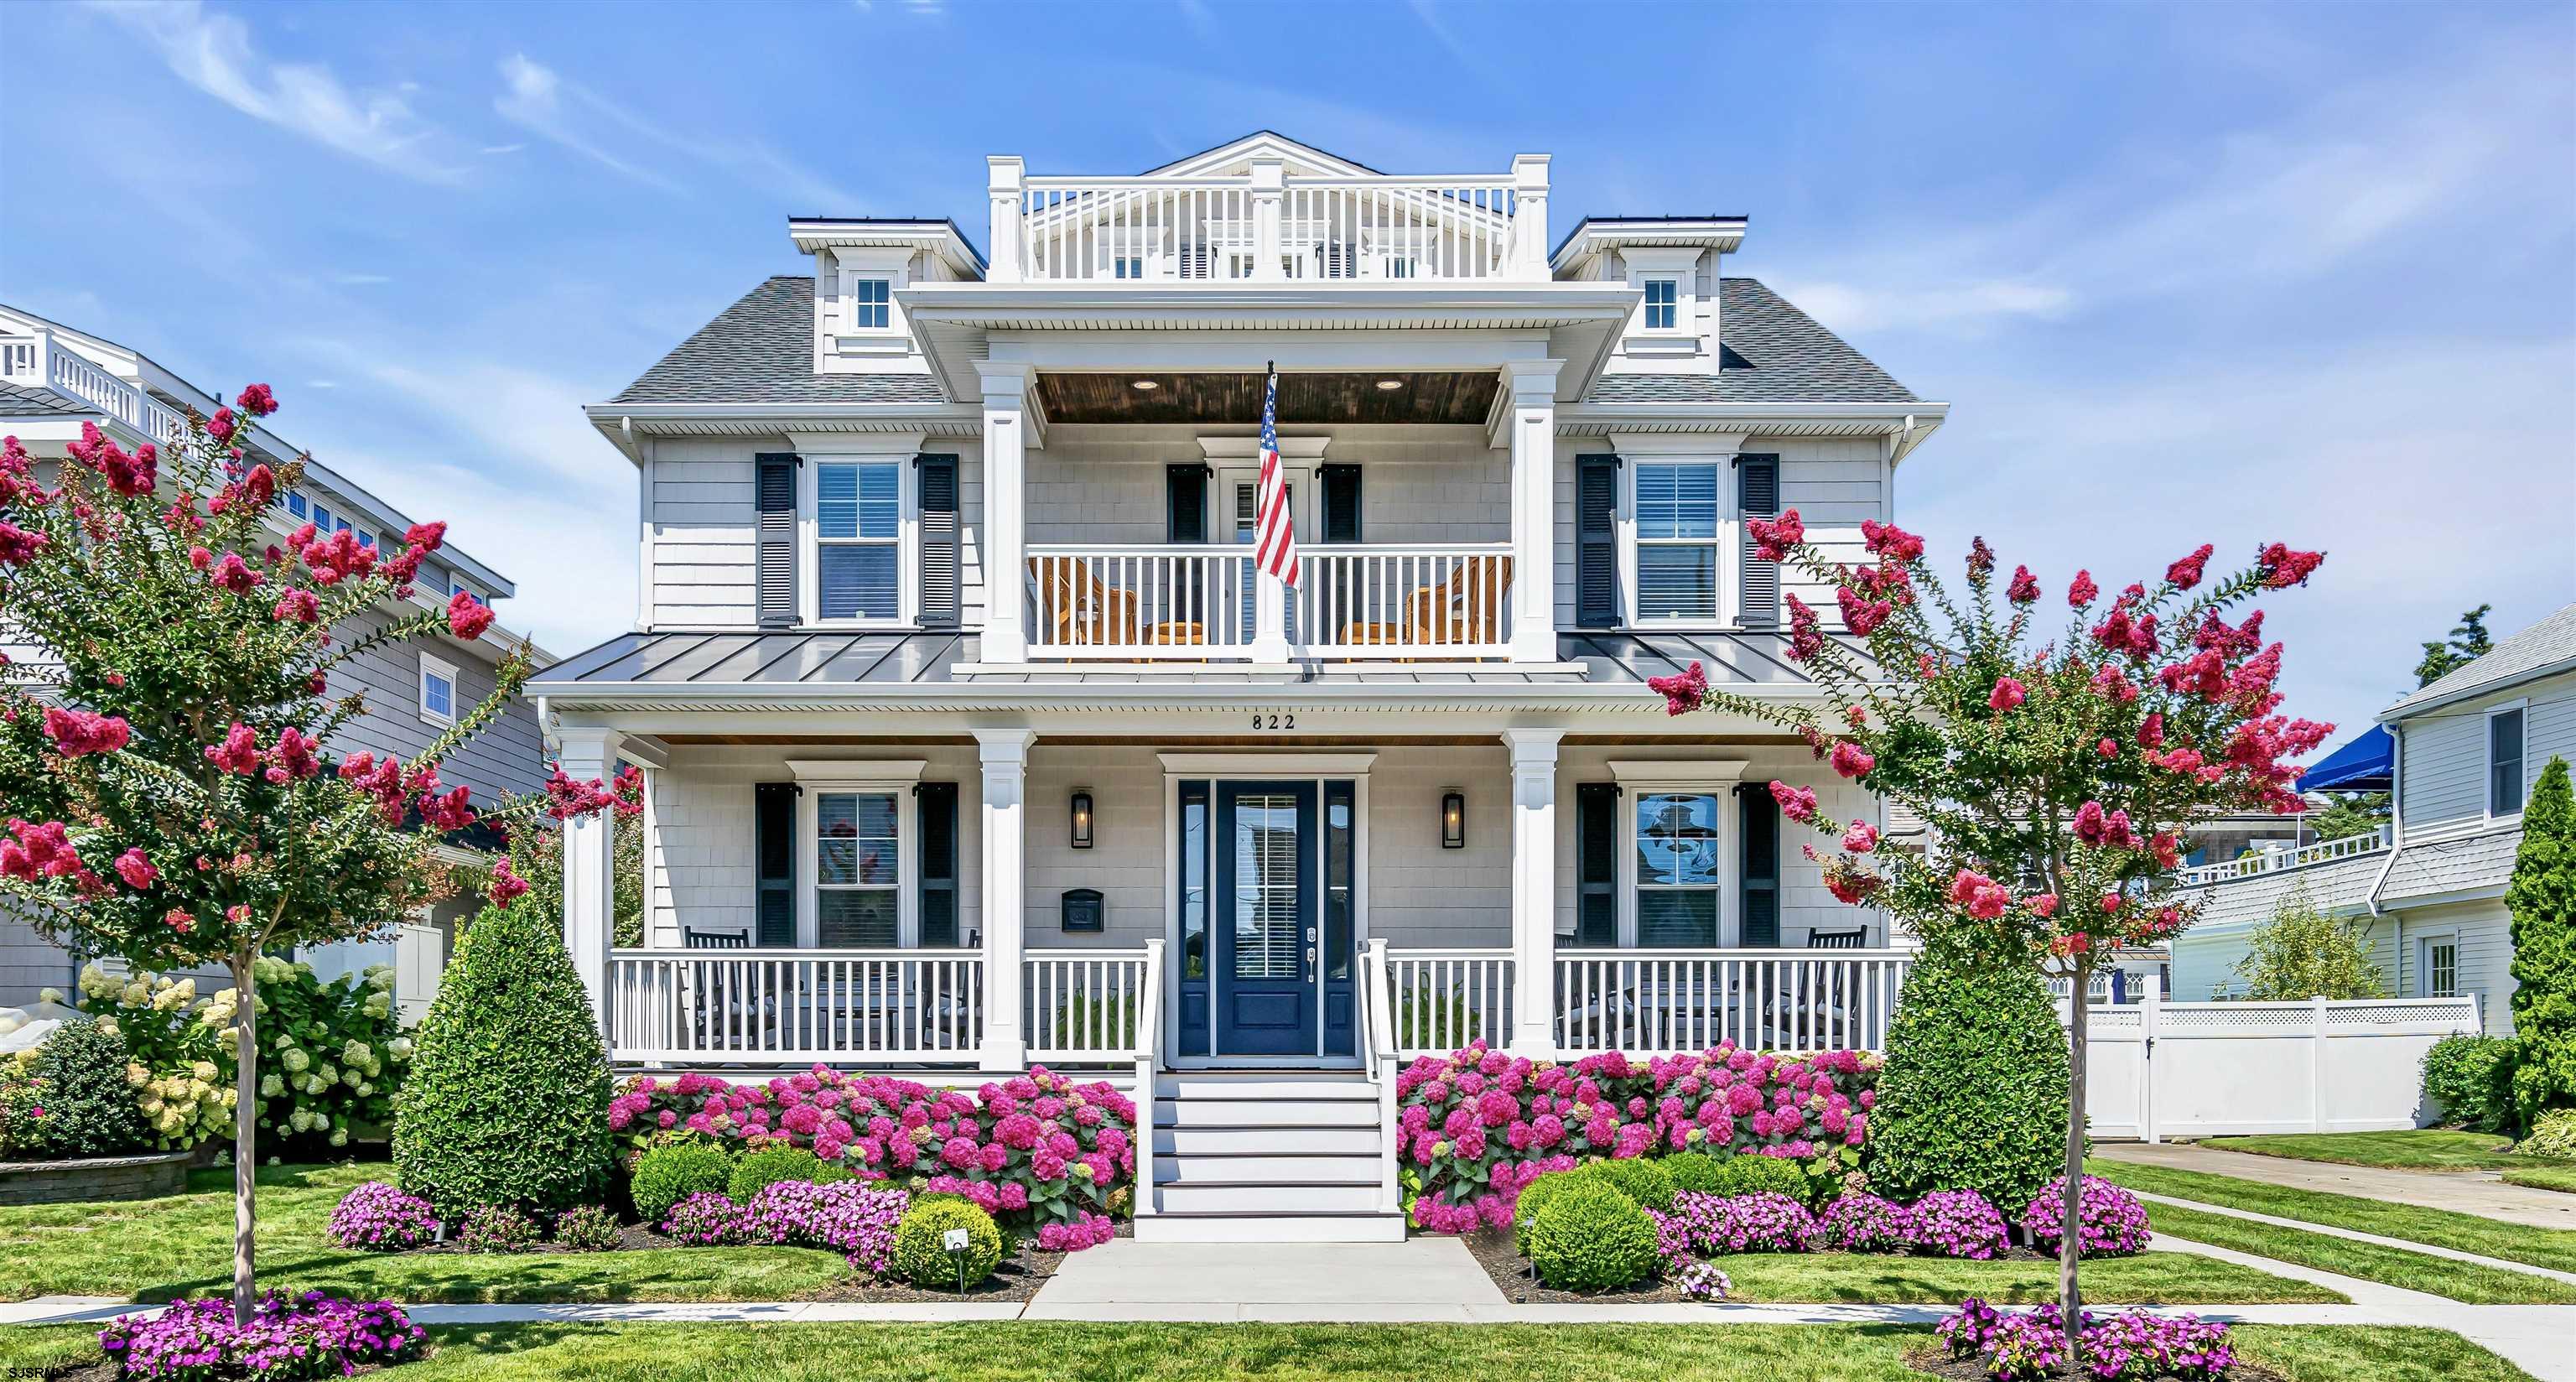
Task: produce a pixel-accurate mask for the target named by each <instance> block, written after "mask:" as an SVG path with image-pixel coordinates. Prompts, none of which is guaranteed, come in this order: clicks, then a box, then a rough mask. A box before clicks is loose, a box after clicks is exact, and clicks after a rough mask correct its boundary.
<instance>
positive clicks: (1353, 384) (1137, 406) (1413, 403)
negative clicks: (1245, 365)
mask: <svg viewBox="0 0 2576 1382" xmlns="http://www.w3.org/2000/svg"><path fill="white" fill-rule="evenodd" d="M1139 379H1150V380H1152V381H1154V387H1153V388H1151V389H1140V388H1137V387H1136V381H1137V380H1139ZM1263 379H1264V376H1262V375H1258V374H1133V373H1131V374H1063V373H1041V374H1039V375H1038V397H1039V398H1040V399H1041V400H1043V401H1044V402H1045V404H1046V413H1047V420H1048V421H1050V422H1129V423H1158V422H1160V423H1193V422H1197V423H1204V422H1221V423H1245V424H1257V423H1259V422H1260V421H1261V395H1262V384H1263ZM1381 379H1396V380H1401V381H1403V385H1404V387H1402V388H1397V389H1381V388H1379V387H1378V381H1379V380H1381ZM1499 384H1500V381H1499V379H1498V377H1497V376H1496V375H1494V374H1492V373H1490V372H1485V371H1476V370H1462V371H1435V372H1428V373H1410V374H1408V373H1399V372H1384V373H1373V374H1283V375H1280V376H1279V424H1280V425H1281V426H1283V427H1285V426H1292V425H1299V424H1305V425H1313V424H1318V423H1334V422H1351V423H1413V424H1426V423H1453V424H1467V425H1482V424H1483V422H1484V421H1485V417H1486V414H1487V412H1488V411H1489V410H1490V409H1491V408H1492V407H1493V404H1494V390H1495V389H1496V388H1497V387H1499Z"/></svg>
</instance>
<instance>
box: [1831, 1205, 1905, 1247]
mask: <svg viewBox="0 0 2576 1382" xmlns="http://www.w3.org/2000/svg"><path fill="white" fill-rule="evenodd" d="M1817 1226H1818V1229H1819V1230H1820V1234H1819V1236H1820V1237H1821V1238H1822V1240H1823V1242H1824V1245H1825V1246H1826V1247H1830V1248H1840V1249H1842V1250H1843V1251H1845V1252H1903V1251H1905V1250H1906V1249H1908V1248H1911V1247H1913V1246H1914V1211H1913V1210H1911V1209H1909V1208H1907V1207H1906V1206H1904V1205H1901V1204H1898V1203H1896V1202H1895V1201H1894V1200H1882V1199H1880V1198H1879V1197H1878V1196H1876V1195H1845V1196H1843V1197H1842V1198H1841V1199H1838V1200H1836V1201H1834V1202H1833V1203H1832V1204H1829V1205H1826V1206H1825V1212H1824V1214H1823V1216H1822V1217H1821V1218H1820V1219H1819V1220H1818V1221H1817Z"/></svg>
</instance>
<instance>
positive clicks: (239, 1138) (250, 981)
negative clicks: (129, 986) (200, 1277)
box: [232, 950, 259, 1325]
mask: <svg viewBox="0 0 2576 1382" xmlns="http://www.w3.org/2000/svg"><path fill="white" fill-rule="evenodd" d="M258 959H259V954H258V952H257V951H252V950H245V951H242V952H241V953H240V954H237V955H235V956H233V962H232V970H233V988H234V989H235V990H236V991H238V992H239V994H240V995H241V1006H240V1008H239V1010H238V1012H237V1014H236V1018H235V1032H236V1036H235V1038H234V1041H233V1096H234V1105H233V1322H234V1323H235V1324H240V1325H247V1324H249V1323H250V1313H251V1307H252V1306H253V1305H254V1304H256V1303H257V1297H256V1291H257V1288H256V1287H255V1286H254V1285H253V1283H252V1268H253V1264H254V1259H255V1256H256V1251H255V1250H256V1244H255V1243H254V1241H253V1233H254V1231H255V1230H256V1228H257V1226H258V1211H257V1208H256V1205H255V1199H256V1191H257V1189H258V1186H259V979H258V976H257V975H256V974H254V973H253V972H252V969H251V966H252V965H253V964H254V963H256V962H257V961H258Z"/></svg>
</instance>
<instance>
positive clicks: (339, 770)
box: [0, 384, 614, 1322]
mask: <svg viewBox="0 0 2576 1382" xmlns="http://www.w3.org/2000/svg"><path fill="white" fill-rule="evenodd" d="M276 406H277V404H276V400H275V398H274V396H273V395H272V394H271V393H270V392H269V389H268V387H267V386H266V385H264V384H254V385H252V386H250V387H249V388H247V389H245V390H243V391H242V393H241V396H240V398H239V399H238V400H237V401H236V407H237V408H238V411H236V410H235V408H222V409H218V410H217V411H216V412H215V414H214V416H212V417H197V416H192V417H191V419H190V431H189V434H188V436H187V437H186V438H184V439H182V440H180V441H178V442H176V443H174V445H173V446H172V448H171V449H170V450H168V451H160V450H158V449H156V448H154V447H152V446H148V445H147V446H141V447H138V448H136V449H135V450H133V451H131V452H128V451H127V450H126V449H124V448H123V447H121V446H119V445H118V444H117V443H116V442H115V441H114V440H113V439H111V438H109V437H107V436H105V435H103V434H101V433H100V432H99V431H98V430H97V429H96V428H95V427H85V428H84V429H83V433H84V435H83V437H82V440H80V441H78V442H75V443H73V444H72V445H71V447H70V448H69V450H70V457H69V459H68V460H65V461H63V462H60V463H59V464H47V465H45V466H44V467H43V469H42V470H40V468H39V466H38V464H37V463H36V462H34V461H33V460H31V458H30V457H29V456H28V454H27V452H26V450H25V449H24V448H23V447H22V446H21V445H20V444H19V442H18V439H17V438H16V437H10V438H7V439H6V441H5V443H0V627H6V628H8V629H9V630H10V637H11V641H12V643H13V645H16V646H17V647H18V648H19V650H20V652H21V660H19V661H15V662H11V661H9V660H8V659H6V658H5V657H0V802H5V803H6V811H5V815H6V821H5V827H4V828H0V898H7V899H9V900H11V901H13V902H16V903H20V904H24V905H23V907H22V908H21V910H22V911H23V912H24V914H25V915H27V916H28V917H29V918H30V919H31V920H32V921H33V922H34V923H35V924H36V926H37V927H38V928H39V929H41V930H43V931H45V932H46V933H47V934H48V935H50V936H52V937H54V938H56V939H58V940H61V941H63V942H64V943H66V944H69V945H73V946H76V947H78V948H81V949H84V950H88V951H91V952H94V953H104V954H111V955H116V956H119V957H121V958H122V959H124V960H125V961H126V962H127V963H129V964H131V965H133V966H135V967H136V968H138V969H144V970H168V969H183V968H197V967H200V966H221V967H223V968H225V969H227V970H229V971H230V973H231V975H232V982H233V984H234V986H235V988H237V989H238V990H239V991H240V996H241V1002H240V1005H239V1019H238V1024H237V1026H236V1028H235V1030H234V1032H233V1037H234V1050H235V1057H234V1069H233V1079H234V1088H233V1090H232V1091H231V1092H230V1093H229V1094H228V1095H227V1096H226V1097H227V1101H228V1102H230V1103H232V1104H233V1108H234V1120H235V1121H234V1139H235V1145H234V1149H233V1166H234V1173H233V1175H234V1187H235V1192H236V1212H235V1221H234V1262H233V1298H234V1299H233V1304H234V1309H235V1312H236V1314H237V1315H238V1316H239V1317H240V1318H241V1319H243V1320H244V1321H245V1322H246V1321H247V1319H248V1315H249V1311H250V1308H251V1305H252V1301H253V1296H252V1274H253V1260H252V1225H253V1222H254V1217H255V1216H254V1205H253V1194H252V1191H253V1171H254V1168H255V1167H257V1166H258V1164H259V1158H258V1155H257V1148H256V1146H255V1140H256V1135H257V1128H258V1113H259V1096H258V1090H259V1078H260V1074H259V1066H258V1051H259V1047H258V1041H257V1036H258V1033H257V1031H256V1025H257V1020H258V1010H259V1005H258V1002H257V987H256V983H255V979H254V975H253V971H252V961H253V960H254V959H255V958H257V957H258V956H259V955H260V954H261V953H262V952H263V951H265V950H268V949H270V948H272V947H287V946H312V945H323V944H328V943H330V942H333V941H342V940H351V939H357V938H362V937H372V936H376V935H379V934H381V933H383V932H385V931H387V930H388V929H389V928H391V927H392V926H393V925H394V924H395V923H396V922H398V921H400V920H401V919H402V918H404V917H405V916H406V915H408V914H410V913H411V912H412V911H413V910H414V909H416V908H418V907H419V906H420V905H421V904H423V903H425V902H429V901H432V900H434V899H435V898H437V897H439V896H441V895H442V894H443V893H444V892H446V891H447V890H449V889H450V888H452V887H453V883H452V882H451V881H450V880H449V879H448V878H447V876H446V874H445V871H444V870H443V868H442V867H441V865H440V864H439V862H438V860H437V858H436V856H435V853H434V851H435V849H436V847H437V846H438V844H439V843H440V841H441V840H443V839H446V838H449V837H452V836H454V835H455V834H456V833H457V832H459V831H462V830H464V829H465V828H466V827H468V826H471V825H473V824H475V823H476V822H477V821H478V820H480V821H483V822H485V823H486V824H490V825H498V826H501V827H503V828H505V829H506V828H508V826H509V825H510V824H512V823H514V822H517V821H521V820H529V821H535V820H542V819H544V818H547V817H553V818H556V819H561V818H563V817H565V816H569V815H572V814H577V813H583V812H590V811H597V810H601V809H605V808H606V807H608V806H609V805H610V803H611V800H612V797H613V795H614V794H613V791H612V789H610V788H609V787H608V786H607V785H606V784H602V783H597V782H592V783H575V782H571V781H569V780H566V779H564V777H563V775H562V774H561V772H557V773H556V775H555V777H556V780H555V781H554V782H553V783H552V784H551V785H550V787H549V790H548V791H547V792H545V793H543V794H538V795H534V796H531V797H530V798H528V799H525V800H523V801H518V802H508V803H484V804H478V803H475V802H473V801H471V800H470V799H469V794H468V792H467V790H466V789H465V788H464V787H461V786H458V787H450V786H447V785H445V784H442V783H441V782H440V781H439V776H438V769H439V765H440V763H441V762H442V761H444V760H445V758H446V757H447V755H448V754H450V753H451V752H453V751H454V750H455V749H456V748H457V747H458V746H459V745H461V744H463V743H465V742H466V741H467V740H469V739H471V738H473V737H474V735H475V734H477V733H478V732H480V731H481V730H482V729H483V728H484V727H485V726H487V725H489V724H490V723H491V722H492V721H493V719H494V718H496V717H497V716H499V715H500V714H501V712H502V709H503V707H504V706H505V704H506V702H507V700H508V698H510V697H512V696H514V695H516V694H517V693H518V690H519V687H520V685H521V683H522V682H523V681H524V680H525V679H526V676H527V670H528V668H527V663H526V661H525V659H524V658H523V657H521V656H518V655H513V656H511V657H510V658H508V659H507V660H505V661H504V662H503V663H502V664H501V668H500V672H499V675H498V677H497V679H496V680H497V683H498V684H497V686H496V687H495V689H494V690H493V693H492V695H491V696H490V697H489V698H487V699H486V700H484V702H483V703H482V704H480V705H476V706H471V707H463V706H460V707H459V708H458V714H457V717H456V724H455V726H454V727H453V728H452V729H450V730H449V731H448V732H447V733H445V734H444V735H441V736H440V737H439V738H438V739H437V740H436V741H434V742H432V743H431V744H430V745H429V746H428V747H427V748H426V749H424V750H422V751H421V752H420V753H419V754H418V755H417V756H415V757H414V758H413V759H412V760H411V761H409V762H407V763H406V762H401V761H398V760H396V759H394V758H391V757H387V758H384V759H381V760H380V759H378V758H376V757H374V756H373V755H371V754H365V753H360V754H356V755H353V756H350V757H348V758H345V759H340V760H336V761H335V760H333V759H332V758H331V757H330V756H329V754H328V751H327V750H326V749H325V747H324V745H325V744H326V743H328V742H330V741H331V739H332V737H333V735H334V734H335V733H336V732H337V731H339V730H340V729H341V728H342V727H343V726H346V725H348V724H349V723H350V722H351V721H352V720H354V719H355V718H356V717H357V716H359V715H360V714H361V713H363V711H364V710H365V708H366V702H365V697H364V695H363V693H362V692H360V691H357V690H350V691H347V692H345V693H342V694H339V695H336V696H335V695H334V694H333V685H332V682H333V677H334V674H335V672H337V671H338V669H339V668H340V666H341V665H342V664H343V663H346V662H348V661H349V660H350V659H352V658H355V657H358V656H361V655H362V654H365V653H367V652H369V651H371V650H374V649H376V648H380V647H383V646H386V645H390V644H397V643H401V642H403V641H404V640H408V639H413V638H421V637H430V636H435V635H439V634H446V635H450V636H452V637H455V638H458V639H467V640H470V639H475V638H479V637H481V636H482V635H483V633H484V631H485V630H486V629H487V628H489V627H490V625H491V623H492V611H491V610H490V608H489V607H487V606H484V605H482V604H479V603H477V602H475V601H474V600H473V599H471V598H470V597H468V596H464V595H459V596H457V597H456V598H455V599H454V600H453V601H452V602H450V603H448V604H447V605H445V606H444V607H429V608H423V607H421V606H419V605H417V604H415V603H413V586H412V580H413V577H414V575H415V573H416V572H417V571H418V570H419V568H420V565H421V562H422V561H423V560H424V559H425V558H427V557H428V556H429V554H430V553H432V552H435V551H436V550H438V547H439V543H440V540H441V537H442V536H443V534H444V531H445V525H444V524H438V523H426V524H421V525H419V526H416V527H414V528H412V529H411V530H410V532H409V533H407V534H406V535H405V546H404V548H403V550H401V551H400V552H384V551H378V550H376V548H375V547H373V546H372V545H369V544H366V543H362V542H360V541H359V540H358V539H357V535H356V534H355V533H352V532H346V531H344V532H339V533H330V534H326V533H323V532H321V531H320V530H319V529H317V528H316V527H315V526H314V525H313V524H310V523H306V524H304V525H303V526H301V527H300V528H293V529H290V528H289V527H288V526H287V521H286V520H285V518H284V515H283V513H282V512H281V511H280V510H279V509H277V508H276V507H275V506H274V504H273V500H274V498H275V496H276V495H277V494H278V493H279V492H280V491H282V490H285V489H289V488H292V487H293V486H294V485H295V484H296V483H297V481H298V480H299V479H301V478H302V474H303V469H304V463H303V461H302V460H301V459H298V460H296V461H292V462H288V463H286V464H285V465H283V466H280V467H278V468H276V469H274V470H272V469H271V468H270V467H269V466H268V465H266V464H256V463H253V464H246V463H245V461H246V458H245V456H244V452H243V449H242V445H241V442H242V436H241V434H242V433H243V432H244V431H245V430H246V429H247V428H249V427H250V426H252V425H253V420H254V419H257V418H260V417H265V416H266V415H268V414H269V413H270V412H272V411H274V410H275V408H276ZM46 471H51V472H53V473H51V474H47V473H44V472H46ZM48 480H50V481H51V485H50V487H49V486H48V484H47V483H46V482H47V481H48ZM361 615H372V616H376V617H371V618H367V619H361V618H360V617H359V616H361ZM492 886H493V891H494V894H495V895H496V896H504V895H506V894H508V893H509V892H510V891H511V890H513V889H515V888H519V887H523V886H524V885H523V884H521V883H519V882H518V881H517V880H516V879H515V878H514V877H513V876H512V875H511V873H510V871H509V870H508V869H507V868H506V867H504V868H502V869H500V870H499V871H498V876H497V878H496V879H495V881H494V882H493V885H492Z"/></svg>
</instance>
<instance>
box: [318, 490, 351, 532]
mask: <svg viewBox="0 0 2576 1382" xmlns="http://www.w3.org/2000/svg"><path fill="white" fill-rule="evenodd" d="M340 526H341V527H343V528H345V527H348V526H349V524H348V522H347V520H345V519H344V520H342V521H341V523H340ZM313 531H314V533H315V535H317V536H320V537H329V536H330V535H331V511H330V510H329V509H326V508H324V507H322V501H321V500H319V499H316V500H314V501H313Z"/></svg>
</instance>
